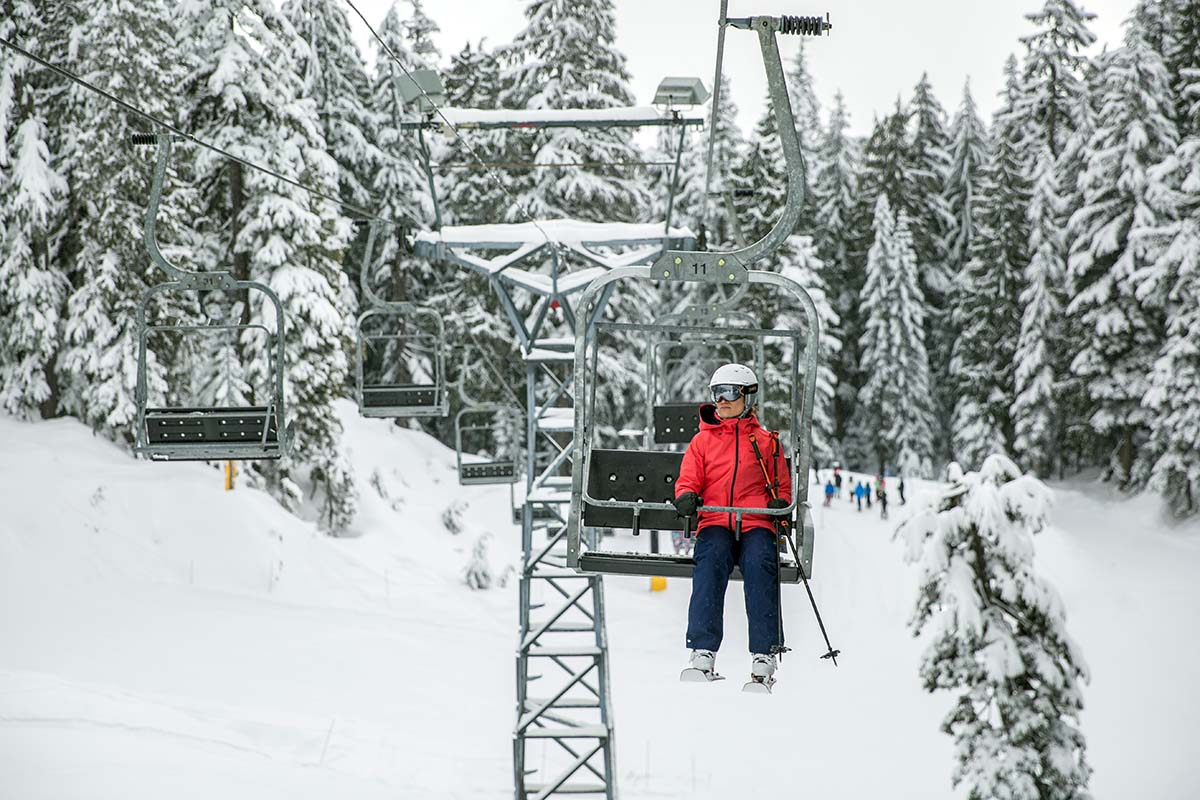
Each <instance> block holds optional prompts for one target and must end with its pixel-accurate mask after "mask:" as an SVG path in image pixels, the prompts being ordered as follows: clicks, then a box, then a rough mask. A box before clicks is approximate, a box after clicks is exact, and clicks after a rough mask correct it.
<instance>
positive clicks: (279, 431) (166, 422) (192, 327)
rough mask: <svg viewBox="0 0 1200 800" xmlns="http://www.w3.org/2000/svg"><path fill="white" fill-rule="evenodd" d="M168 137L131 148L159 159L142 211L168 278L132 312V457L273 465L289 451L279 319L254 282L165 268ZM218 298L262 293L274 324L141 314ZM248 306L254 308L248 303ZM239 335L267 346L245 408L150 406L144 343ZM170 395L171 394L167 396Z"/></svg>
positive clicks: (138, 139)
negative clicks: (168, 300)
mask: <svg viewBox="0 0 1200 800" xmlns="http://www.w3.org/2000/svg"><path fill="white" fill-rule="evenodd" d="M171 141H172V137H170V136H167V135H153V134H138V135H135V136H134V137H133V143H134V144H135V145H146V144H157V145H158V159H157V165H156V167H155V172H154V183H153V186H152V188H151V192H150V205H149V209H148V210H147V213H146V226H145V243H146V250H147V252H148V253H149V255H150V260H151V262H152V263H153V264H154V265H155V266H157V267H159V268H160V269H161V270H163V271H164V272H165V273H166V274H167V275H168V276H169V277H170V278H171V280H170V281H168V282H166V283H160V284H155V285H153V286H151V287H149V288H148V289H147V290H146V291H145V293H144V294H143V295H142V301H141V304H140V305H139V306H138V320H137V321H138V364H137V387H136V394H135V399H136V402H137V414H138V423H137V440H136V443H135V447H134V449H135V451H136V452H138V453H141V454H143V455H146V456H148V457H150V458H151V459H153V460H156V461H209V460H226V459H235V460H259V459H277V458H280V457H281V456H283V455H285V454H286V453H287V450H288V436H287V431H286V429H285V428H284V426H283V420H284V418H285V417H284V411H285V409H284V397H283V363H284V350H283V337H284V313H283V306H282V305H281V303H280V301H279V297H278V296H277V295H276V294H275V292H274V291H272V290H271V288H270V287H269V286H266V285H265V284H262V283H258V282H256V281H243V280H237V279H235V278H234V277H233V276H232V275H231V274H230V273H228V272H204V273H197V272H189V271H187V270H183V269H179V268H178V267H175V266H173V265H172V264H170V263H169V262H168V261H167V260H166V258H165V257H164V256H163V254H162V251H161V250H160V249H159V246H158V240H157V236H156V222H157V215H158V207H159V203H160V201H161V199H162V187H163V182H164V180H165V177H166V171H167V164H168V162H169V160H170V156H171ZM183 292H186V293H203V292H224V293H227V294H229V295H237V294H241V293H244V294H245V296H246V297H247V298H249V297H250V296H251V295H253V294H258V295H261V296H262V298H263V299H264V300H265V302H266V303H268V304H269V305H267V306H266V309H267V310H268V311H269V312H270V313H267V314H265V315H264V317H266V318H268V319H269V320H270V318H271V317H273V320H270V322H273V326H272V325H270V324H267V323H247V324H243V323H231V322H222V323H215V324H199V323H198V324H153V325H152V324H148V323H147V312H148V309H149V306H150V303H151V302H152V301H153V300H154V299H155V298H156V297H158V296H159V295H163V294H170V293H183ZM251 306H252V307H253V303H252V304H251ZM222 330H223V331H228V332H231V333H233V332H242V331H247V330H255V331H261V332H262V334H263V335H264V337H265V341H266V352H267V354H268V356H267V357H268V361H269V364H268V370H267V372H268V374H269V386H268V387H267V388H266V390H265V391H264V392H263V393H262V396H261V397H260V401H259V402H258V403H256V404H254V405H246V406H236V407H235V406H203V405H196V404H190V405H162V406H156V407H150V406H149V389H148V386H147V383H148V379H147V349H148V347H147V337H148V336H149V335H150V334H152V333H158V332H178V333H181V334H195V333H198V332H208V331H222ZM169 394H170V393H169Z"/></svg>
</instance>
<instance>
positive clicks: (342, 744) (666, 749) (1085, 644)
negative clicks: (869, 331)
mask: <svg viewBox="0 0 1200 800" xmlns="http://www.w3.org/2000/svg"><path fill="white" fill-rule="evenodd" d="M339 410H340V412H341V414H342V418H343V421H344V424H345V425H346V436H347V443H348V447H349V449H350V451H351V455H352V460H353V462H354V464H355V468H356V470H357V481H358V483H359V488H360V491H361V495H362V502H361V510H360V513H359V516H358V518H357V521H356V529H355V531H353V533H354V534H356V535H355V536H353V537H348V538H343V539H331V538H329V537H326V536H323V535H321V534H320V533H319V532H318V531H317V530H316V527H315V526H314V525H313V524H312V523H309V522H305V521H302V520H300V519H297V518H296V517H294V516H292V515H290V514H288V513H287V512H285V511H284V510H283V509H281V508H280V507H279V506H278V505H277V504H276V503H275V502H274V501H273V500H271V499H270V498H269V497H267V496H266V495H265V494H263V493H261V492H258V491H255V490H253V489H249V488H247V487H244V486H241V487H239V488H238V489H237V490H236V491H233V492H225V491H223V488H222V478H221V473H220V472H219V471H217V470H214V469H212V468H209V467H206V466H204V465H200V464H187V463H182V464H154V463H148V462H139V461H135V460H133V459H131V458H129V457H128V456H127V455H126V454H125V453H124V452H123V451H122V450H121V449H119V448H117V447H115V446H114V445H112V444H110V443H108V442H106V441H104V440H102V439H99V438H95V437H93V436H92V435H91V434H90V433H89V432H88V431H87V430H86V429H85V428H84V427H82V426H81V425H79V424H78V423H76V422H74V421H71V420H54V421H49V422H41V423H36V424H25V423H18V422H16V421H14V420H12V419H9V418H5V417H0V442H2V443H3V452H4V454H5V456H6V457H5V458H4V459H3V460H2V461H0V487H2V488H0V498H2V499H3V503H2V513H0V798H3V800H27V799H28V800H41V799H42V798H45V799H47V800H49V799H50V798H54V800H69V799H71V798H88V800H96V799H97V798H113V799H114V800H115V799H116V798H121V800H141V799H142V798H146V800H149V799H150V798H154V799H155V800H159V798H162V797H164V796H169V797H172V798H205V799H206V800H210V799H211V798H212V797H215V796H220V797H229V798H254V800H260V799H261V798H280V799H281V800H282V798H328V797H334V796H336V797H353V798H385V797H386V798H397V797H402V798H410V797H411V798H418V797H419V798H431V799H432V800H442V799H443V798H444V799H446V800H449V799H450V798H472V800H475V799H476V798H478V799H479V800H490V799H491V798H496V799H497V800H498V799H499V798H510V797H511V796H512V778H511V731H512V725H513V721H514V662H515V658H514V649H515V646H516V606H517V600H516V582H515V579H512V580H509V581H508V583H507V585H506V586H503V587H500V586H495V587H493V588H491V589H489V590H484V591H471V590H469V589H468V588H467V587H466V586H465V585H464V584H463V582H462V569H463V567H464V565H465V564H466V563H467V560H468V557H469V555H470V553H471V551H472V549H473V547H474V546H475V543H476V541H477V539H478V538H479V537H480V536H484V535H487V534H490V535H491V537H492V538H491V540H490V558H491V562H492V566H493V572H494V573H495V574H496V575H497V576H498V575H500V574H502V573H503V571H504V569H505V567H506V566H509V565H513V564H515V563H516V561H517V559H518V556H519V552H518V550H519V548H518V545H519V531H518V530H517V529H516V527H515V526H513V525H512V524H511V516H510V511H509V508H510V506H509V495H508V489H507V488H506V487H459V486H458V484H457V481H456V478H455V475H454V457H453V455H454V454H453V452H452V451H449V450H447V449H445V448H444V447H442V446H441V445H440V444H438V443H437V442H436V441H435V440H433V439H432V438H430V437H428V436H426V435H424V434H421V433H418V432H414V431H409V430H403V429H400V428H396V427H395V426H392V425H390V424H389V423H387V422H384V421H378V420H362V419H359V418H358V417H357V416H356V415H355V414H354V408H353V406H352V405H351V404H348V403H344V404H341V405H340V406H339ZM930 488H931V486H930V485H924V484H917V485H914V486H911V487H910V491H909V494H910V503H909V505H908V506H906V507H898V506H896V505H895V504H893V506H892V519H891V520H890V521H888V522H884V521H881V520H879V518H878V509H877V508H876V509H873V510H872V511H871V512H870V513H868V512H867V511H863V512H861V513H859V512H857V511H855V510H854V507H853V506H851V505H850V504H849V503H847V502H846V501H845V500H843V501H841V502H840V503H837V504H835V506H834V507H832V508H829V509H825V508H821V507H818V508H817V520H816V521H817V525H818V537H819V538H818V541H817V550H816V556H815V564H814V570H815V573H816V580H815V581H814V585H813V588H814V591H815V593H816V595H817V599H818V601H819V603H820V604H821V609H822V612H823V614H824V616H825V619H826V623H827V625H828V627H829V630H830V635H831V637H832V638H833V643H834V645H835V646H836V647H839V648H841V649H842V651H843V654H844V655H843V658H841V659H839V661H840V666H838V667H834V666H833V665H831V664H830V663H828V662H826V661H820V660H819V659H817V656H818V655H819V654H820V653H821V652H823V646H822V643H821V641H820V637H819V634H818V633H817V631H816V629H815V625H814V624H813V622H812V619H811V611H810V610H809V609H808V605H807V599H806V597H805V595H804V592H803V589H802V588H800V587H786V588H785V599H784V602H785V619H786V621H787V627H788V643H789V645H790V646H791V647H793V648H794V652H793V653H791V654H789V655H788V656H787V657H786V658H785V660H784V663H783V667H782V670H781V672H780V676H779V677H780V683H779V684H778V686H777V687H776V692H775V694H774V696H771V697H760V696H751V695H743V694H741V693H740V691H739V688H740V685H741V683H742V680H743V678H744V675H745V673H747V672H748V669H749V659H748V655H747V654H746V632H745V618H744V614H743V613H742V610H741V593H740V586H739V585H736V584H735V585H733V586H731V589H730V592H729V595H728V601H727V623H726V643H725V646H724V647H723V648H722V651H721V653H720V654H719V656H718V662H717V668H718V670H719V671H721V672H723V673H724V674H726V675H728V676H729V678H730V679H729V680H727V681H724V682H720V683H715V684H706V685H698V684H680V683H678V682H677V681H676V676H677V674H678V671H679V669H680V667H681V666H682V664H683V661H684V658H685V651H684V649H683V627H684V618H685V615H686V606H687V599H688V596H687V592H688V586H687V583H686V582H684V581H678V580H672V581H671V582H670V585H669V587H668V590H667V591H666V592H661V593H654V594H652V593H650V592H649V591H648V581H646V580H644V579H636V578H609V579H607V580H606V602H607V608H608V633H609V641H610V648H611V649H610V657H611V674H612V688H613V703H614V714H615V723H616V742H617V764H618V769H619V774H618V776H617V777H618V788H619V791H620V794H621V796H622V797H623V798H626V800H652V799H653V798H669V797H689V798H713V799H714V800H715V799H717V798H720V799H721V800H725V799H726V798H731V797H747V796H754V795H756V794H757V793H760V792H769V793H772V794H776V793H783V792H786V793H788V794H793V795H794V794H797V793H803V794H805V795H807V796H817V797H842V798H877V797H883V796H886V797H888V798H895V799H896V800H902V799H903V798H914V799H915V798H922V799H926V798H933V799H936V798H955V797H961V796H962V794H963V793H962V792H956V791H954V790H952V789H951V787H950V774H951V770H952V767H953V761H952V759H953V746H952V743H951V741H950V740H949V737H947V736H945V735H944V734H942V733H940V732H939V725H940V721H941V718H942V715H943V714H944V712H945V710H946V709H947V708H948V707H949V705H950V698H949V697H948V696H938V695H929V694H926V693H925V692H924V691H923V690H922V689H921V687H920V685H919V681H918V678H917V664H918V659H919V655H920V651H921V642H920V641H918V640H914V639H913V638H912V637H911V636H910V634H909V633H908V631H907V629H906V627H905V622H906V620H907V618H908V613H909V610H910V608H911V606H912V599H913V597H912V594H913V591H914V587H915V582H916V575H915V573H914V572H912V571H910V568H909V567H907V566H906V565H904V564H903V561H902V559H901V548H900V546H899V544H897V543H894V542H892V541H891V533H892V530H893V529H894V525H895V523H896V522H897V521H898V520H899V519H901V518H902V517H903V515H904V514H905V513H906V512H907V511H908V510H910V509H912V508H913V506H914V503H915V502H917V501H919V499H920V496H921V495H922V494H924V493H925V492H927V491H929V490H930ZM1055 488H1056V490H1057V491H1056V494H1057V496H1058V504H1057V507H1056V511H1055V517H1054V527H1053V528H1052V529H1051V530H1049V531H1047V532H1045V533H1044V534H1042V535H1041V536H1040V537H1039V538H1038V539H1037V543H1038V547H1039V554H1038V564H1039V568H1040V569H1042V570H1043V571H1044V573H1045V574H1046V575H1047V576H1048V577H1049V578H1050V579H1051V580H1052V581H1053V582H1054V583H1055V585H1056V586H1057V587H1058V588H1059V590H1060V591H1061V593H1062V594H1063V596H1064V599H1065V601H1066V604H1067V608H1068V609H1069V614H1070V616H1069V619H1068V625H1069V627H1070V630H1071V632H1072V633H1073V635H1074V636H1075V637H1076V638H1077V639H1078V640H1079V642H1080V644H1081V646H1082V648H1083V651H1084V653H1085V654H1086V656H1087V657H1088V660H1089V663H1090V667H1091V671H1092V682H1091V684H1090V685H1089V686H1088V687H1086V689H1085V701H1086V703H1087V710H1086V712H1085V716H1084V719H1083V727H1084V732H1085V734H1086V735H1087V739H1088V745H1089V758H1090V761H1091V763H1092V765H1093V766H1094V768H1095V776H1094V779H1093V781H1092V790H1093V792H1094V794H1095V796H1097V797H1133V796H1138V797H1148V798H1156V799H1157V800H1174V799H1175V798H1179V799H1180V800H1183V798H1192V797H1195V796H1196V791H1197V787H1200V770H1198V769H1197V767H1196V765H1195V762H1194V759H1191V758H1189V757H1188V756H1187V754H1188V753H1190V752H1192V750H1193V749H1194V745H1193V744H1192V741H1191V740H1192V739H1193V738H1194V734H1195V731H1196V730H1197V729H1200V688H1198V687H1197V685H1196V681H1195V680H1193V673H1194V672H1195V666H1194V665H1195V664H1196V663H1197V660H1198V659H1200V642H1198V637H1197V633H1196V631H1197V625H1196V621H1197V620H1200V589H1198V588H1197V586H1196V580H1195V579H1194V577H1193V576H1195V575H1197V574H1200V572H1198V568H1200V526H1197V525H1196V524H1188V525H1186V526H1179V527H1172V526H1170V525H1168V524H1167V523H1166V522H1164V521H1163V520H1162V519H1161V516H1160V514H1161V511H1160V506H1159V504H1158V502H1157V500H1156V499H1154V498H1153V497H1142V498H1135V499H1123V498H1119V497H1116V496H1113V495H1111V494H1110V493H1109V492H1108V490H1107V489H1106V488H1105V487H1102V486H1097V485H1095V484H1082V483H1080V484H1071V485H1067V486H1056V487H1055ZM893 495H894V492H893ZM455 503H462V504H463V506H464V507H463V511H462V513H461V525H460V527H461V532H459V533H457V534H454V533H452V532H450V531H449V530H447V528H446V526H445V524H444V522H443V516H444V513H445V512H446V510H447V508H449V507H450V506H452V505H453V504H455ZM530 752H531V763H534V764H536V763H537V758H538V751H537V750H536V749H531V751H530Z"/></svg>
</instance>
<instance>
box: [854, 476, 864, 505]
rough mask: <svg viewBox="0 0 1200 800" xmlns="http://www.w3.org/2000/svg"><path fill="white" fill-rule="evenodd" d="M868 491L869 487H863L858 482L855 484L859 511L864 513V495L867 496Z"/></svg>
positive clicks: (855, 497)
mask: <svg viewBox="0 0 1200 800" xmlns="http://www.w3.org/2000/svg"><path fill="white" fill-rule="evenodd" d="M866 491H867V487H865V486H863V484H862V483H861V482H856V483H855V484H854V499H855V500H857V501H858V510H859V511H862V501H863V495H864V494H866Z"/></svg>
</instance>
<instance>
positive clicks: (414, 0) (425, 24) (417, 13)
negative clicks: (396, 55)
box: [404, 0, 442, 69]
mask: <svg viewBox="0 0 1200 800" xmlns="http://www.w3.org/2000/svg"><path fill="white" fill-rule="evenodd" d="M408 2H409V3H411V4H412V14H411V15H410V16H409V18H408V19H407V20H405V21H404V34H405V37H406V38H407V39H408V46H409V51H410V52H411V53H412V54H413V58H414V62H413V63H414V65H415V66H418V67H424V68H427V69H433V68H435V67H436V66H437V64H438V62H440V61H441V60H442V53H441V51H440V50H438V47H437V45H436V44H434V41H433V34H435V33H438V32H440V31H441V27H439V26H438V24H437V23H436V22H434V21H433V20H432V19H430V18H429V15H428V14H426V13H425V3H424V0H408Z"/></svg>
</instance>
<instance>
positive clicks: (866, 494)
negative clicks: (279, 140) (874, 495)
mask: <svg viewBox="0 0 1200 800" xmlns="http://www.w3.org/2000/svg"><path fill="white" fill-rule="evenodd" d="M859 486H861V487H863V499H864V500H866V501H867V510H868V511H870V510H871V486H870V484H868V483H867V482H866V481H863V482H862V483H860V484H859Z"/></svg>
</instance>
